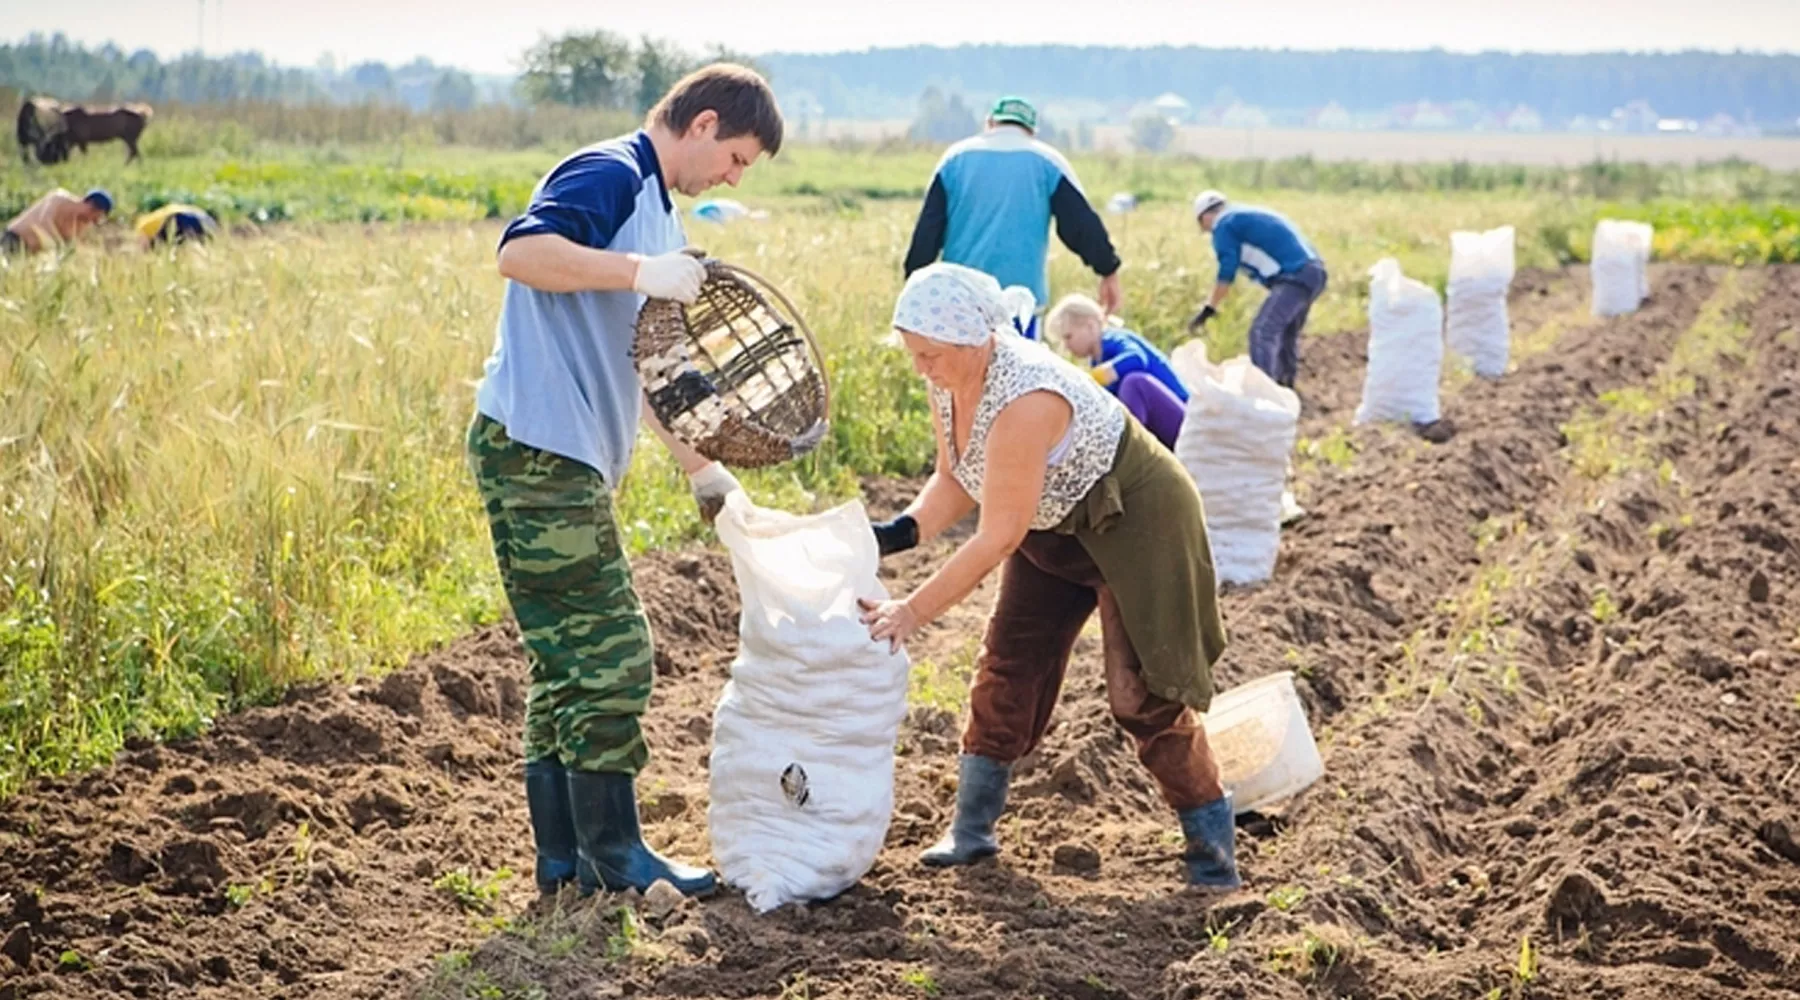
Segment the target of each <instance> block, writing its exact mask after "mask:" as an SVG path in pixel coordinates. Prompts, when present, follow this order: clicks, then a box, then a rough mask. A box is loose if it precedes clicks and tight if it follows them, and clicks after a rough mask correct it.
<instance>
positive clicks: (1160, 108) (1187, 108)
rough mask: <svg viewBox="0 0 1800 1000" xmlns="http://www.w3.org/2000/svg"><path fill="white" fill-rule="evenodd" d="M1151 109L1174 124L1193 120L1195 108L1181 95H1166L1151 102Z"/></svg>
mask: <svg viewBox="0 0 1800 1000" xmlns="http://www.w3.org/2000/svg"><path fill="white" fill-rule="evenodd" d="M1150 108H1151V109H1152V110H1153V111H1155V112H1156V113H1157V114H1159V115H1162V116H1163V117H1164V118H1167V119H1169V120H1170V121H1172V122H1177V123H1185V122H1188V121H1190V120H1192V118H1193V116H1194V107H1193V105H1191V104H1189V103H1188V102H1187V101H1186V100H1185V99H1184V98H1183V97H1182V96H1181V95H1180V94H1175V93H1164V94H1162V95H1161V96H1159V97H1157V98H1156V99H1155V100H1153V101H1151V102H1150Z"/></svg>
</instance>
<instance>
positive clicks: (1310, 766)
mask: <svg viewBox="0 0 1800 1000" xmlns="http://www.w3.org/2000/svg"><path fill="white" fill-rule="evenodd" d="M1204 721H1205V726H1206V739H1207V742H1208V743H1209V744H1211V746H1212V752H1213V757H1214V759H1216V760H1217V761H1218V762H1219V776H1220V778H1221V779H1222V780H1223V782H1224V784H1225V790H1226V791H1228V792H1230V793H1231V794H1232V799H1233V801H1232V808H1233V810H1234V811H1236V812H1240V813H1244V812H1249V811H1251V810H1252V809H1257V808H1260V807H1262V806H1266V805H1268V804H1269V803H1271V802H1277V801H1280V800H1281V799H1285V798H1287V797H1289V796H1291V795H1294V794H1296V793H1298V792H1299V791H1300V790H1301V789H1303V788H1305V787H1306V786H1308V785H1310V784H1312V783H1313V782H1315V781H1317V780H1319V776H1320V775H1322V774H1324V773H1325V762H1324V761H1323V760H1321V759H1320V758H1319V747H1318V745H1317V744H1316V743H1314V742H1313V735H1312V727H1311V726H1310V725H1309V724H1308V723H1307V721H1306V709H1305V707H1304V706H1302V705H1301V704H1300V694H1299V692H1297V691H1295V690H1294V674H1293V672H1292V671H1288V670H1283V671H1282V672H1280V673H1277V674H1270V675H1269V676H1267V677H1262V678H1259V679H1257V680H1254V681H1251V682H1250V683H1248V684H1240V685H1238V686H1237V687H1234V688H1232V689H1231V690H1229V691H1224V692H1221V693H1219V694H1217V695H1214V696H1213V702H1212V707H1211V709H1210V710H1208V711H1207V713H1206V717H1205V720H1204Z"/></svg>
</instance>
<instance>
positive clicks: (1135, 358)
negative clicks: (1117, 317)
mask: <svg viewBox="0 0 1800 1000" xmlns="http://www.w3.org/2000/svg"><path fill="white" fill-rule="evenodd" d="M1100 365H1111V366H1112V371H1113V380H1112V381H1111V382H1109V383H1107V386H1106V391H1108V392H1110V393H1112V394H1113V395H1115V396H1117V395H1118V394H1119V384H1120V383H1121V382H1123V381H1124V380H1125V376H1127V375H1130V374H1131V373H1133V372H1143V373H1144V374H1146V375H1148V376H1150V377H1151V378H1153V379H1155V380H1157V381H1158V382H1161V383H1162V384H1163V385H1164V386H1166V387H1167V388H1168V390H1169V391H1170V392H1171V393H1173V394H1174V395H1175V398H1176V399H1179V400H1181V401H1182V402H1184V403H1185V402H1187V401H1188V387H1187V383H1186V382H1183V381H1182V380H1181V376H1180V375H1177V374H1176V373H1175V366H1174V365H1172V364H1170V363H1169V356H1168V355H1167V354H1164V353H1163V352H1162V350H1161V349H1160V348H1158V347H1157V346H1156V345H1155V344H1152V343H1151V342H1149V341H1148V340H1145V339H1144V338H1143V337H1142V336H1141V335H1139V334H1138V333H1137V332H1136V331H1135V330H1125V329H1121V328H1119V327H1108V328H1107V329H1106V330H1104V331H1103V332H1101V334H1100V359H1099V360H1098V361H1096V362H1094V366H1095V367H1099V366H1100Z"/></svg>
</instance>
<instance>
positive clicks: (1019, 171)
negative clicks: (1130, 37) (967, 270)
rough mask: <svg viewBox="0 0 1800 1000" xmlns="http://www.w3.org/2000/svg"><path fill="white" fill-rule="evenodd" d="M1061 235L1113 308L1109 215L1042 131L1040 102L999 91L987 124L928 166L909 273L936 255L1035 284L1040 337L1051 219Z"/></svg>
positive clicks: (1033, 320)
mask: <svg viewBox="0 0 1800 1000" xmlns="http://www.w3.org/2000/svg"><path fill="white" fill-rule="evenodd" d="M1052 220H1054V221H1055V223H1056V235H1057V237H1058V238H1060V239H1061V240H1062V241H1063V243H1064V244H1066V245H1067V246H1068V247H1069V249H1070V250H1073V251H1074V252H1075V254H1076V255H1077V256H1079V257H1080V258H1081V262H1082V263H1084V264H1086V265H1087V266H1088V267H1089V268H1090V269H1092V270H1093V272H1094V273H1095V274H1097V275H1099V276H1100V289H1099V298H1100V303H1101V304H1102V305H1103V306H1105V307H1106V310H1107V312H1117V311H1118V309H1119V302H1120V300H1121V294H1122V293H1121V292H1120V289H1119V255H1118V254H1117V253H1116V252H1115V251H1114V250H1113V245H1112V238H1111V237H1110V236H1108V235H1107V232H1106V223H1105V222H1103V221H1101V219H1100V215H1099V213H1097V212H1095V211H1094V207H1093V206H1092V205H1089V204H1088V200H1087V195H1085V194H1083V193H1082V191H1081V182H1080V181H1079V180H1077V179H1076V178H1075V169H1074V168H1073V167H1071V166H1069V161H1068V160H1065V159H1063V156H1062V154H1061V153H1058V152H1057V151H1056V150H1054V149H1052V148H1050V146H1049V145H1048V144H1046V143H1044V142H1042V141H1040V140H1039V139H1038V138H1037V109H1036V108H1034V107H1032V106H1031V103H1030V102H1029V101H1026V100H1025V99H1024V98H1021V97H1002V98H1000V99H999V100H998V101H996V102H994V107H993V110H992V111H991V112H989V114H988V120H987V130H986V131H984V132H982V133H981V134H980V135H977V136H973V137H971V138H968V139H964V140H963V141H961V142H959V143H957V144H956V145H954V146H951V147H950V148H949V150H947V151H946V152H945V153H944V158H943V159H942V160H941V161H940V162H939V163H938V166H937V170H936V171H935V172H934V173H933V174H932V177H931V187H930V188H929V189H928V190H927V191H926V192H925V204H924V206H923V207H922V208H921V209H920V210H919V219H918V222H917V223H915V224H914V226H913V234H912V244H911V246H910V247H909V248H908V249H907V251H906V264H905V273H906V274H907V275H908V276H911V275H912V274H913V273H914V272H916V271H918V270H919V269H920V268H922V267H924V266H926V265H927V264H930V263H931V262H932V261H934V260H937V259H939V257H940V255H941V256H942V258H943V260H945V261H946V262H948V263H951V264H962V265H965V266H967V267H972V268H974V269H976V270H977V271H984V272H986V273H988V274H990V275H992V276H993V277H994V280H996V281H998V282H1000V286H1001V287H1002V288H1008V287H1011V286H1015V285H1016V286H1019V287H1021V288H1024V289H1027V290H1029V291H1030V292H1031V295H1032V298H1033V300H1034V303H1033V305H1032V311H1031V316H1030V318H1029V320H1026V321H1024V322H1022V323H1020V324H1019V325H1020V327H1021V331H1020V332H1021V333H1023V334H1024V336H1025V338H1026V339H1027V340H1036V339H1037V327H1038V323H1037V310H1038V309H1039V308H1041V307H1042V306H1044V305H1046V304H1048V303H1049V301H1050V281H1049V272H1048V268H1047V266H1046V258H1045V254H1046V253H1047V252H1048V250H1049V247H1050V223H1051V221H1052Z"/></svg>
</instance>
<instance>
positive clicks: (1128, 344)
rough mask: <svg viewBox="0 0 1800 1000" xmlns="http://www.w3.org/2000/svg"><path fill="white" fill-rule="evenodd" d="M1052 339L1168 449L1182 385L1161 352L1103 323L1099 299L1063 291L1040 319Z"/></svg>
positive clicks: (1182, 407) (1177, 428) (1182, 406)
mask: <svg viewBox="0 0 1800 1000" xmlns="http://www.w3.org/2000/svg"><path fill="white" fill-rule="evenodd" d="M1044 329H1045V332H1046V333H1047V334H1048V335H1049V338H1050V339H1051V340H1052V341H1061V342H1062V345H1063V347H1065V348H1067V349H1068V352H1069V353H1070V354H1073V355H1075V356H1076V357H1077V358H1082V359H1084V360H1086V361H1087V362H1088V365H1089V366H1090V367H1089V369H1088V370H1089V371H1090V372H1092V373H1093V376H1094V381H1096V382H1099V383H1100V384H1101V385H1103V386H1105V387H1106V389H1107V391H1108V392H1111V393H1112V394H1113V395H1115V396H1117V397H1119V402H1121V403H1124V404H1125V409H1127V410H1129V411H1131V415H1132V416H1134V417H1136V418H1137V421H1138V423H1140V424H1143V425H1144V428H1145V429H1146V430H1148V431H1149V432H1150V433H1151V434H1153V435H1155V436H1156V439H1157V440H1158V441H1161V442H1162V443H1163V446H1164V447H1167V448H1169V449H1170V450H1173V449H1174V448H1175V438H1176V436H1177V435H1179V434H1180V433H1181V419H1182V416H1183V415H1184V414H1185V413H1186V407H1187V398H1188V387H1187V386H1186V385H1185V384H1183V382H1182V381H1181V376H1180V375H1177V374H1175V369H1174V368H1173V367H1172V366H1170V364H1169V359H1168V357H1167V356H1166V355H1164V354H1163V352H1162V351H1161V350H1160V349H1158V348H1157V346H1156V345H1155V344H1152V343H1151V342H1149V341H1148V340H1145V339H1144V338H1143V337H1140V336H1138V335H1137V334H1136V333H1134V332H1132V331H1131V330H1127V329H1125V328H1124V327H1121V326H1116V325H1109V324H1108V322H1107V316H1106V313H1105V312H1104V311H1103V310H1102V309H1101V308H1100V303H1098V302H1095V301H1094V300H1093V299H1090V298H1088V297H1087V296H1085V295H1065V296H1063V297H1062V300H1061V301H1059V302H1057V303H1056V308H1054V309H1051V310H1050V315H1049V316H1047V317H1045V318H1044Z"/></svg>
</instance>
